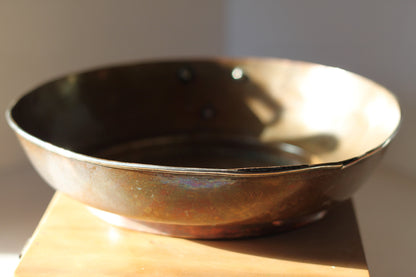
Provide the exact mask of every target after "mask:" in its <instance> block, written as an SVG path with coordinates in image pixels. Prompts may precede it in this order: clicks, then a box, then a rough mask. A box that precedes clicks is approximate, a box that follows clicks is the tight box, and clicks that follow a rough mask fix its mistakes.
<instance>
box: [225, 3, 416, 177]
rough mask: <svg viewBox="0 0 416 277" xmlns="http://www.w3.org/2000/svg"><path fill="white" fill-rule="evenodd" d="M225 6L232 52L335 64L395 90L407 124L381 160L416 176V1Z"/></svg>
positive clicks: (232, 4) (227, 44)
mask: <svg viewBox="0 0 416 277" xmlns="http://www.w3.org/2000/svg"><path fill="white" fill-rule="evenodd" d="M227 3H228V5H227V16H226V19H227V22H226V26H227V28H228V29H227V36H226V53H227V54H229V55H236V56H247V55H256V56H258V55H263V56H277V57H284V58H292V59H298V60H306V61H311V62H317V63H323V64H327V65H333V66H337V67H342V68H344V69H347V70H350V71H353V72H355V73H358V74H361V75H364V76H366V77H369V78H370V79H373V80H374V81H376V82H378V83H380V84H382V85H384V86H386V87H387V88H389V89H390V90H392V91H393V92H394V93H395V94H396V95H397V96H398V97H399V101H400V103H401V105H402V109H403V111H402V112H403V122H402V126H401V127H402V128H401V130H400V132H399V135H398V137H397V138H396V140H395V141H394V143H393V144H392V147H391V148H390V149H389V152H388V155H386V157H385V159H384V163H385V164H388V165H389V166H393V167H395V168H396V169H398V170H400V171H402V172H405V174H408V175H412V176H413V177H416V170H415V169H416V165H415V164H416V162H415V157H416V147H415V146H414V145H415V141H416V128H415V124H416V83H415V78H416V72H415V69H416V1H410V0H409V1H406V0H396V1H391V0H371V1H361V0H349V1H333V0H313V1H308V0H298V1H291V0H284V1H282V0H280V1H249V0H230V1H228V2H227Z"/></svg>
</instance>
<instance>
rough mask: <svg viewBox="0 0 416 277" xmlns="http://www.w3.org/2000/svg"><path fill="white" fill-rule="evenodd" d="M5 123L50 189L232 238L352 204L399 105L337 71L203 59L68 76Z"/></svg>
mask: <svg viewBox="0 0 416 277" xmlns="http://www.w3.org/2000/svg"><path fill="white" fill-rule="evenodd" d="M8 122H9V124H10V125H11V127H12V128H13V129H14V130H15V131H16V133H17V135H18V138H19V140H20V142H21V144H22V145H23V148H24V149H25V151H26V153H27V154H28V156H29V158H30V160H31V162H32V163H33V165H34V166H35V168H36V170H37V171H38V172H39V173H40V175H41V176H42V177H43V178H44V179H45V180H46V181H47V182H48V183H49V184H50V185H51V186H52V187H54V188H56V189H58V190H60V191H62V192H64V193H66V194H68V195H70V196H72V197H73V198H75V199H78V200H79V201H82V202H84V203H86V204H87V205H90V206H92V207H94V208H96V209H98V210H100V211H106V212H109V213H110V214H109V215H110V216H111V214H112V215H114V214H115V215H119V216H122V217H124V218H125V222H128V221H130V222H136V223H140V224H142V226H143V225H146V224H147V226H151V227H149V228H150V229H149V228H147V230H148V231H149V230H153V232H157V233H163V234H169V235H176V236H184V237H194V238H224V237H240V236H252V235H259V234H264V233H268V232H273V231H276V230H282V229H287V228H294V227H296V226H299V225H302V224H304V223H307V222H310V221H311V220H315V219H317V218H319V217H320V216H319V215H321V214H323V211H325V210H326V209H328V208H329V207H330V206H331V205H332V204H334V203H336V202H339V201H343V200H345V199H348V198H350V197H351V195H352V194H353V193H354V191H356V189H357V188H358V187H359V186H360V185H361V184H362V183H363V181H364V180H365V178H366V177H367V176H368V175H369V174H370V172H371V170H372V169H373V168H374V166H375V165H376V164H377V162H378V161H379V159H380V158H381V156H382V154H383V152H384V149H385V148H386V146H387V145H388V143H389V141H390V140H391V139H392V137H393V136H394V134H395V133H396V132H397V128H398V125H399V122H400V109H399V105H398V103H397V101H396V99H395V98H394V96H393V95H392V94H391V93H390V92H388V91H387V90H386V89H384V88H383V87H381V86H379V85H377V84H375V83H373V82H371V81H369V80H367V79H365V78H363V77H360V76H357V75H354V74H352V73H349V72H346V71H344V70H341V69H337V68H332V67H325V66H322V65H316V64H309V63H304V62H295V61H289V60H279V59H203V60H202V59H201V60H181V61H164V62H147V63H139V64H132V65H126V66H119V67H111V68H105V69H99V70H93V71H89V72H85V73H79V74H74V75H70V76H67V77H64V78H61V79H58V80H55V81H53V82H50V83H48V84H45V85H44V86H41V87H39V88H37V89H35V90H33V91H32V92H30V93H28V94H26V95H25V96H23V97H22V98H21V99H20V100H19V101H18V102H17V103H16V104H15V105H14V106H13V107H12V108H11V109H10V110H9V111H8ZM103 213H104V214H105V212H103ZM127 225H128V224H127ZM127 225H126V226H127ZM127 227H129V226H127ZM130 227H131V226H130Z"/></svg>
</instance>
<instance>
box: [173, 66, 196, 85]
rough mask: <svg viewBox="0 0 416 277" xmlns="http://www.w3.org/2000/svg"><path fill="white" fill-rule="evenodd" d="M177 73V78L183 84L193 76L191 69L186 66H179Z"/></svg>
mask: <svg viewBox="0 0 416 277" xmlns="http://www.w3.org/2000/svg"><path fill="white" fill-rule="evenodd" d="M177 75H178V78H179V80H181V81H182V82H183V83H185V84H186V83H189V82H190V81H192V79H193V77H194V74H193V72H192V69H191V68H189V67H187V66H184V67H181V68H179V70H178V73H177Z"/></svg>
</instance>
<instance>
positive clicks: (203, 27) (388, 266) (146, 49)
mask: <svg viewBox="0 0 416 277" xmlns="http://www.w3.org/2000/svg"><path fill="white" fill-rule="evenodd" d="M415 30H416V1H410V0H409V1H405V0H399V1H389V0H367V1H357V0H354V1H333V0H332V1H330V0H314V1H309V0H304V1H301V0H298V1H289V0H287V1H242V0H229V1H190V0H189V1H184V0H180V1H179V0H176V1H128V0H123V1H115V0H114V1H108V0H106V1H104V0H84V1H80V0H78V1H69V0H66V1H52V0H50V1H46V0H42V1H41V0H38V1H0V110H1V111H5V109H6V107H7V106H8V104H9V103H10V102H11V101H12V100H13V99H15V98H17V97H18V96H19V95H21V94H22V93H24V92H27V91H28V90H29V89H31V88H33V87H34V86H36V85H38V84H41V83H43V82H45V81H47V80H50V79H53V78H54V77H57V76H60V75H62V74H65V73H68V72H74V71H77V70H83V69H87V68H91V67H96V66H101V65H106V64H111V63H119V62H123V61H131V60H140V59H148V58H160V57H177V56H221V55H231V56H247V55H250V56H276V57H284V58H291V59H299V60H307V61H312V62H317V63H322V64H327V65H333V66H338V67H342V68H345V69H347V70H350V71H353V72H356V73H359V74H362V75H364V76H366V77H369V78H371V79H373V80H375V81H377V82H379V83H381V84H383V85H385V86H386V87H387V88H389V89H391V90H392V91H393V92H394V93H395V94H396V95H397V96H398V98H399V100H400V102H401V105H402V109H403V123H402V128H401V130H400V133H399V135H398V137H397V138H396V139H395V141H394V142H393V144H392V145H391V147H390V149H389V152H388V153H387V155H386V156H385V159H384V161H383V163H382V165H381V166H380V167H379V168H378V170H377V171H376V173H375V174H374V176H373V177H372V178H371V179H370V180H369V181H368V182H367V183H366V185H365V186H364V187H363V188H362V189H361V190H360V191H359V192H358V193H357V195H356V197H355V199H354V200H355V206H356V210H357V215H358V219H359V224H360V230H361V234H362V237H363V241H364V247H365V251H366V256H367V260H368V263H369V266H370V272H371V274H372V276H376V277H378V276H416V267H415V266H414V265H413V263H414V260H415V259H416V240H415V239H414V234H415V233H416V220H415V218H416V217H415V216H414V213H415V212H416V201H415V199H416V182H415V180H416V170H415V161H414V157H415V156H416V147H414V141H415V139H416V134H415V133H416V130H415V127H414V125H415V121H416V112H415V111H416V92H415V87H416V86H415V83H416V73H415V68H416V31H415ZM0 154H1V155H0V260H1V257H2V256H3V257H6V256H7V257H15V254H16V253H18V252H19V251H20V250H21V248H22V246H23V244H24V243H25V240H26V239H27V238H28V237H29V236H30V234H31V233H32V232H33V229H34V228H35V226H36V224H37V222H38V220H39V218H40V216H41V214H42V212H43V209H44V208H45V206H46V205H47V203H48V201H49V199H50V197H51V195H52V193H53V191H52V189H50V188H49V187H47V186H46V185H45V184H44V183H43V181H42V180H40V178H39V177H38V176H37V175H36V173H35V172H34V170H33V169H31V167H30V166H29V164H28V161H27V159H26V158H25V156H24V154H23V153H22V151H21V149H20V146H19V145H18V144H17V140H16V139H15V137H14V135H13V133H12V132H11V130H10V129H9V128H8V127H7V125H6V122H5V120H4V118H3V119H1V120H0ZM10 255H12V256H10ZM5 261H6V260H5ZM6 262H7V261H6ZM0 266H1V261H0Z"/></svg>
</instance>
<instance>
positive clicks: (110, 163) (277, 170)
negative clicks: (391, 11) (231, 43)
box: [5, 57, 402, 176]
mask: <svg viewBox="0 0 416 277" xmlns="http://www.w3.org/2000/svg"><path fill="white" fill-rule="evenodd" d="M249 60H254V61H281V62H290V63H297V64H305V65H309V66H323V67H325V68H332V69H341V68H338V67H334V66H328V65H323V64H319V63H313V62H306V61H300V60H291V59H282V58H275V57H273V58H271V57H202V58H195V57H192V58H189V57H186V58H181V57H177V58H159V59H142V60H139V61H130V62H127V63H117V64H111V65H105V66H99V67H93V68H90V69H87V70H82V71H78V72H75V73H68V74H64V75H62V76H60V77H57V78H53V79H50V80H49V81H46V82H43V83H42V84H41V85H38V86H35V87H34V88H32V89H31V90H29V91H28V92H26V93H24V94H22V95H20V96H19V97H17V98H16V99H15V100H14V101H12V102H11V103H10V104H9V106H8V108H7V109H6V112H5V116H6V121H7V123H8V125H9V126H10V128H11V129H12V130H13V131H14V132H15V133H16V134H17V135H19V136H21V137H22V138H24V139H25V140H27V141H29V142H31V143H33V144H35V145H37V146H39V147H41V148H43V149H44V150H47V151H49V152H52V153H55V154H57V155H61V156H64V157H67V158H70V159H75V160H78V161H81V162H87V163H91V164H96V165H100V166H104V167H109V168H119V169H126V170H136V171H137V170H146V171H152V172H155V171H156V172H171V173H172V172H173V173H177V174H181V173H182V174H208V175H236V176H241V175H244V176H250V175H259V174H261V175H263V174H267V175H269V174H284V173H289V172H293V171H296V172H298V171H305V170H311V169H320V168H341V169H343V168H347V167H349V166H351V165H353V164H355V163H357V162H359V161H361V160H363V159H365V158H367V157H369V156H372V155H373V154H375V153H376V152H379V151H381V150H382V149H383V148H385V147H387V145H388V144H389V143H390V142H391V140H392V139H393V138H394V137H395V136H396V135H397V133H398V131H399V129H400V126H401V123H402V116H401V109H400V103H399V101H398V99H397V96H396V95H395V94H393V93H392V92H391V91H390V90H388V89H387V88H385V87H384V86H382V85H380V84H379V83H376V82H375V81H373V80H371V79H369V78H366V77H364V76H361V75H359V74H356V73H353V72H350V71H347V70H344V69H341V70H343V71H346V72H348V73H349V74H353V75H354V76H355V77H359V78H361V79H363V80H365V81H369V82H371V83H373V84H375V85H377V86H378V87H380V88H383V89H385V91H386V92H387V93H388V94H390V95H391V96H392V97H393V99H394V100H395V101H396V103H397V108H398V113H399V114H398V115H399V118H398V122H397V125H396V127H395V129H394V130H393V132H392V133H391V134H390V135H389V136H388V137H387V138H386V139H385V140H384V141H383V142H382V143H381V144H380V145H378V146H376V147H374V148H372V149H370V150H368V151H366V152H364V153H363V154H361V155H358V156H355V157H352V158H349V159H345V160H339V161H334V162H326V163H316V164H310V165H308V164H301V165H287V166H285V165H283V166H263V167H242V168H204V167H181V166H163V165H155V164H145V163H133V162H122V161H117V160H110V159H104V158H97V157H93V156H89V155H86V154H82V153H78V152H75V151H71V150H68V149H65V148H63V147H60V146H57V145H55V144H53V143H50V142H47V141H44V140H42V139H40V138H38V137H36V136H34V135H31V134H30V133H28V132H26V131H25V130H24V129H23V128H21V127H20V126H19V124H17V122H16V121H15V120H14V119H13V116H12V111H13V109H14V108H15V106H16V105H17V103H18V102H19V101H20V100H21V99H22V98H24V97H25V96H27V95H29V94H31V93H32V92H33V91H34V90H36V89H38V88H40V87H42V86H44V85H47V84H50V83H52V82H55V81H58V80H61V79H63V78H67V77H68V76H72V75H80V74H84V73H89V72H93V71H95V70H102V69H104V68H105V69H113V68H117V67H126V66H133V65H138V64H147V63H163V62H192V61H193V62H197V61H199V62H202V61H211V62H212V61H216V62H221V61H249Z"/></svg>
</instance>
